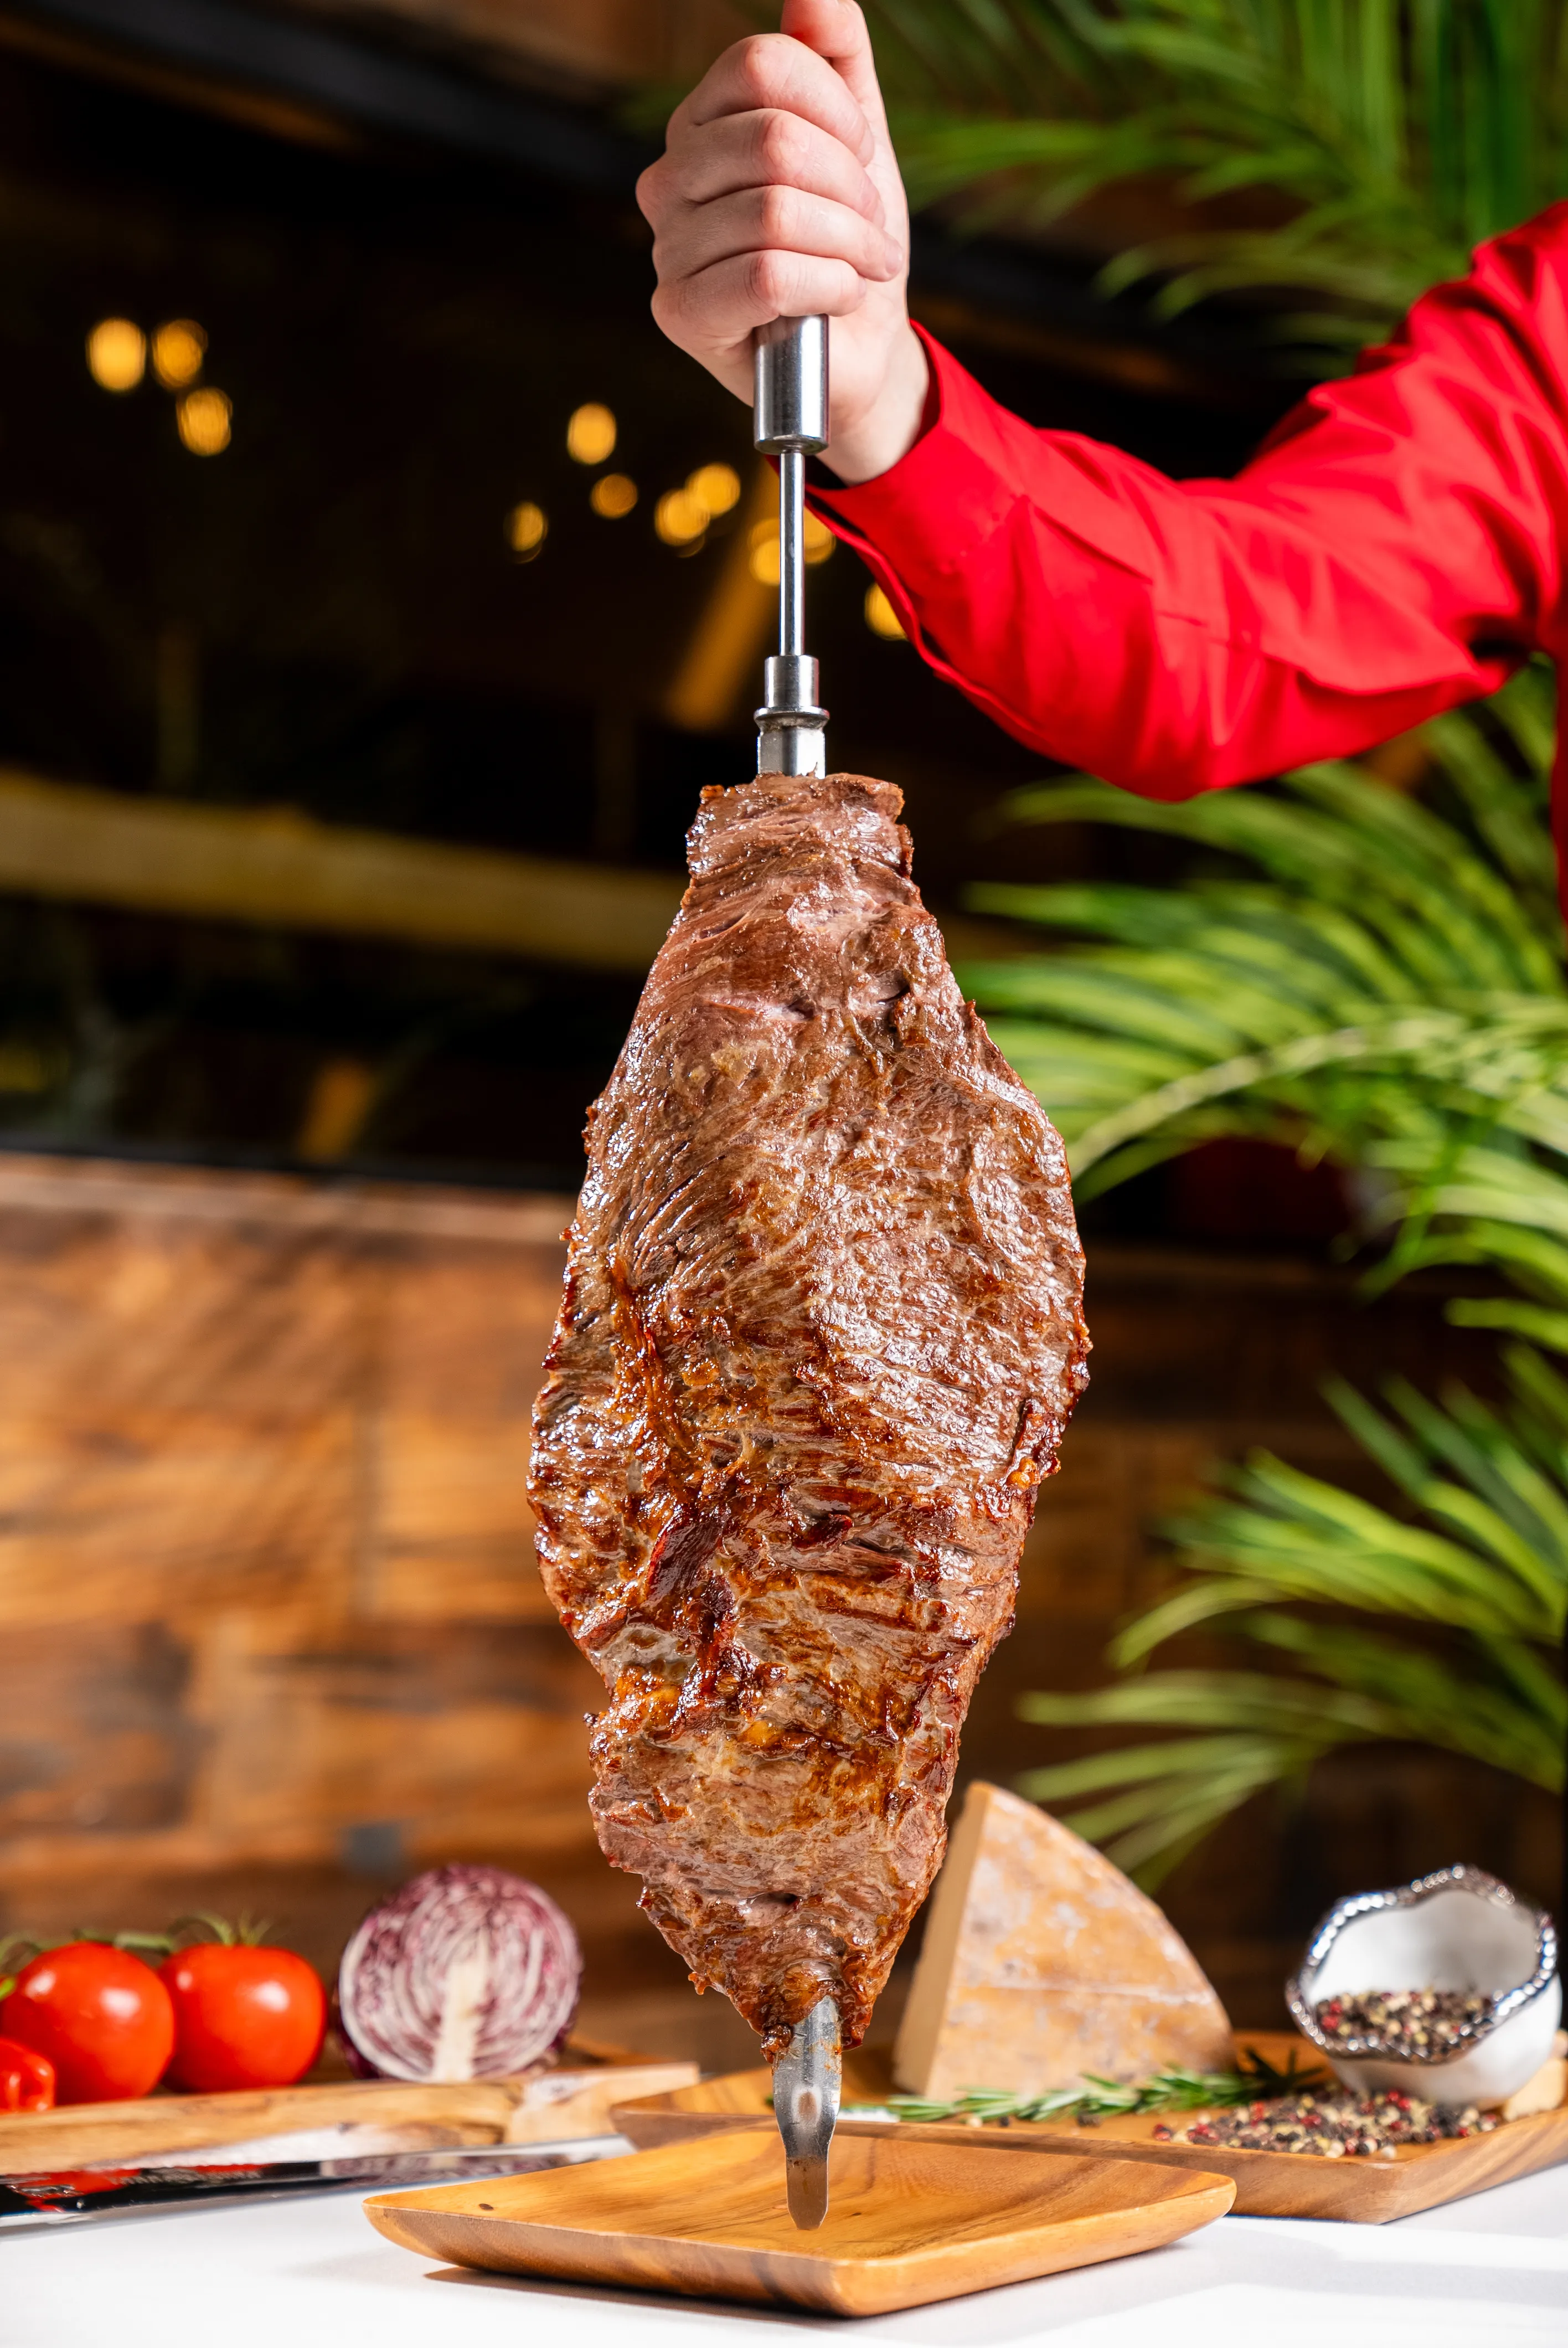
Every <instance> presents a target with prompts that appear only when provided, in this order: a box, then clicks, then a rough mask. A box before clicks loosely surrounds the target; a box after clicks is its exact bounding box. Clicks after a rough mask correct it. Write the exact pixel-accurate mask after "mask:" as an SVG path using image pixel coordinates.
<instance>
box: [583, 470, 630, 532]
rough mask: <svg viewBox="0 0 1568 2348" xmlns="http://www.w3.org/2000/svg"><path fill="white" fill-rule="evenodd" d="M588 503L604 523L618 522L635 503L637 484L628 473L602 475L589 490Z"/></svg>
mask: <svg viewBox="0 0 1568 2348" xmlns="http://www.w3.org/2000/svg"><path fill="white" fill-rule="evenodd" d="M588 501H589V505H590V506H591V507H592V508H593V510H594V512H595V513H596V514H602V515H603V516H604V518H605V520H606V521H619V520H620V518H621V516H622V515H623V514H629V513H630V511H631V509H632V507H633V506H634V505H635V504H636V503H637V484H636V482H635V481H634V480H633V479H631V477H630V474H629V473H603V474H601V475H600V478H599V479H598V480H597V481H595V483H594V485H593V487H592V489H589V493H588Z"/></svg>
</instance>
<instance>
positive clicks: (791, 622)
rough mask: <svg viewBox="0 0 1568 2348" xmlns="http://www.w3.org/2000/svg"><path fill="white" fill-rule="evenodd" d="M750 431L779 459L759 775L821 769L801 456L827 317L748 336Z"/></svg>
mask: <svg viewBox="0 0 1568 2348" xmlns="http://www.w3.org/2000/svg"><path fill="white" fill-rule="evenodd" d="M753 347H754V352H755V368H756V374H755V396H754V400H753V439H754V440H755V442H756V446H757V447H758V448H759V449H760V450H761V451H762V453H763V454H764V456H767V457H776V458H778V460H779V648H778V651H777V653H776V654H774V655H773V657H772V658H771V659H770V660H769V661H768V662H767V663H766V664H765V666H764V672H763V706H762V707H761V708H760V709H759V710H758V711H757V772H758V774H759V775H820V774H822V773H824V772H825V768H826V762H827V739H826V732H825V728H826V725H827V712H826V710H825V709H824V708H823V707H822V706H821V705H820V702H819V699H818V695H819V693H820V690H821V687H820V685H819V682H818V676H817V664H816V663H815V660H813V659H812V658H811V656H810V654H808V653H807V651H806V649H805V460H806V458H807V456H808V455H810V454H813V453H815V450H817V449H819V448H826V446H827V320H826V319H825V318H775V319H774V322H773V324H771V325H769V326H759V327H758V329H757V331H756V335H755V336H754V338H753Z"/></svg>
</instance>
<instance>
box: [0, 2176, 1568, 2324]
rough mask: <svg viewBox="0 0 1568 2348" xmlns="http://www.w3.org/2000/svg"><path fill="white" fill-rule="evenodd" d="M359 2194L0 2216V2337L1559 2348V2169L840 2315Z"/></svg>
mask: <svg viewBox="0 0 1568 2348" xmlns="http://www.w3.org/2000/svg"><path fill="white" fill-rule="evenodd" d="M362 2199H363V2196H362V2195H359V2194H354V2193H331V2194H322V2195H319V2196H318V2195H312V2196H311V2197H310V2198H309V2199H301V2200H292V2201H272V2202H264V2203H251V2204H250V2205H247V2206H242V2207H235V2208H231V2209H203V2210H200V2211H182V2212H180V2213H179V2214H169V2215H159V2216H148V2217H134V2218H120V2219H105V2220H103V2221H101V2222H98V2223H97V2224H94V2225H91V2226H78V2227H72V2228H69V2229H67V2228H65V2227H61V2228H59V2229H57V2230H53V2231H49V2232H39V2233H26V2234H15V2235H11V2236H7V2237H0V2343H3V2348H171V2343H206V2344H207V2348H433V2343H439V2348H774V2343H776V2348H803V2343H802V2341H801V2335H802V2333H812V2332H816V2333H827V2334H829V2335H831V2336H833V2337H835V2338H836V2339H838V2340H841V2341H844V2342H845V2343H847V2342H848V2341H850V2340H851V2339H853V2340H854V2341H856V2343H859V2342H862V2341H865V2342H867V2343H869V2342H872V2341H875V2342H876V2343H884V2342H886V2343H899V2348H977V2343H993V2342H994V2343H999V2348H1002V2344H1003V2343H1015V2342H1019V2343H1021V2342H1025V2341H1034V2340H1042V2341H1044V2340H1049V2341H1050V2343H1051V2348H1200V2343H1202V2348H1494V2344H1495V2348H1523V2343H1531V2348H1536V2343H1540V2348H1547V2343H1550V2344H1551V2348H1568V2168H1557V2169H1549V2170H1547V2171H1546V2172H1545V2173H1544V2174H1543V2175H1542V2176H1540V2177H1532V2178H1524V2179H1523V2180H1522V2182H1521V2183H1519V2184H1517V2185H1504V2186H1500V2187H1499V2188H1497V2189H1496V2190H1495V2191H1493V2192H1491V2193H1484V2194H1479V2195H1477V2196H1476V2197H1475V2198H1474V2199H1472V2200H1469V2201H1458V2202H1455V2203H1454V2204H1453V2205H1452V2206H1451V2207H1450V2208H1449V2209H1433V2210H1430V2211H1428V2212H1427V2213H1426V2214H1425V2215H1424V2216H1422V2217H1419V2218H1406V2219H1401V2220H1400V2221H1399V2223H1397V2224H1395V2225H1390V2226H1339V2225H1326V2224H1312V2223H1307V2222H1305V2221H1302V2220H1299V2219H1273V2218H1225V2219H1221V2221H1220V2222H1219V2224H1218V2225H1215V2226H1210V2227H1208V2228H1206V2229H1205V2230H1204V2231H1203V2232H1202V2233H1199V2234H1195V2235H1193V2236H1191V2237H1190V2238H1189V2239H1188V2240H1186V2241H1184V2242H1179V2243H1176V2244H1173V2246H1172V2248H1171V2249H1169V2250H1155V2251H1151V2252H1149V2253H1147V2254H1146V2255H1145V2256H1143V2257H1142V2258H1133V2259H1122V2260H1116V2261H1114V2262H1113V2263H1112V2264H1111V2265H1108V2266H1101V2267H1086V2268H1084V2269H1082V2270H1081V2271H1080V2272H1078V2273H1076V2274H1066V2275H1055V2276H1052V2277H1050V2279H1049V2280H1048V2281H1043V2282H1034V2283H1020V2284H1018V2285H1016V2286H1014V2287H1013V2288H1012V2289H1010V2290H1007V2291H983V2292H979V2293H978V2294H976V2295H975V2296H974V2297H973V2298H969V2299H959V2300H949V2301H948V2302H946V2303H945V2304H944V2305H942V2306H939V2307H925V2308H917V2309H913V2310H911V2311H910V2312H908V2313H907V2314H903V2315H885V2316H877V2317H875V2318H872V2319H869V2320H867V2321H866V2322H857V2323H844V2322H837V2321H835V2320H834V2319H833V2318H831V2317H826V2318H816V2317H811V2316H792V2315H782V2314H780V2315H774V2314H771V2313H767V2312H762V2311H758V2310H748V2309H745V2308H740V2307H726V2306H723V2305H721V2304H719V2303H718V2302H711V2301H699V2300H676V2299H658V2298H654V2297H651V2296H646V2297H645V2296H643V2295H642V2294H641V2293H634V2292H630V2291H581V2290H570V2289H563V2288H560V2287H558V2286H553V2285H549V2284H544V2283H533V2282H528V2281H520V2280H518V2279H515V2278H511V2277H505V2276H498V2275H479V2274H472V2273H467V2272H464V2271H459V2270H457V2269H455V2268H439V2267H436V2266H433V2264H432V2263H431V2261H430V2260H428V2259H423V2258H419V2257H417V2256H415V2254H414V2253H413V2252H411V2251H408V2250H398V2249H397V2248H395V2245H394V2244H392V2243H391V2242H387V2241H384V2240H382V2238H381V2236H380V2235H379V2234H377V2233H375V2232H374V2230H373V2229H372V2228H371V2226H370V2224H369V2223H368V2221H367V2220H366V2219H365V2218H364V2215H363V2214H362V2210H361V2206H360V2204H361V2200H362Z"/></svg>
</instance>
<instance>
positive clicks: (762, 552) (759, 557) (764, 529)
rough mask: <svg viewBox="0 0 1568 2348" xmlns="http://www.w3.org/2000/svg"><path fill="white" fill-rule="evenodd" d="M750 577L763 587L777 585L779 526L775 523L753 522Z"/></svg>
mask: <svg viewBox="0 0 1568 2348" xmlns="http://www.w3.org/2000/svg"><path fill="white" fill-rule="evenodd" d="M751 545H752V556H751V568H752V577H753V579H755V580H756V581H757V582H759V583H760V584H761V585H762V586H764V587H776V586H777V585H778V583H779V526H778V524H777V522H776V521H754V522H753V524H752V532H751Z"/></svg>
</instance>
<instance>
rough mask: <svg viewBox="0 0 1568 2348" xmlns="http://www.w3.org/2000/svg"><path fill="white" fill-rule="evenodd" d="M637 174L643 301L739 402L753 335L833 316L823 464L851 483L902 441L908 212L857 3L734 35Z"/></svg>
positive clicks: (905, 429)
mask: <svg viewBox="0 0 1568 2348" xmlns="http://www.w3.org/2000/svg"><path fill="white" fill-rule="evenodd" d="M668 139H669V143H668V145H667V147H666V149H665V152H664V153H663V155H662V156H661V158H660V160H659V161H658V162H657V163H654V164H653V165H651V167H650V169H649V170H646V171H645V172H644V173H643V175H642V178H641V180H640V181H639V183H638V190H637V201H638V202H639V203H640V204H641V207H642V210H643V211H644V212H645V213H646V214H647V216H648V219H649V221H651V224H652V228H653V233H654V244H653V260H654V266H655V267H656V269H657V271H658V273H659V288H658V291H657V293H655V294H654V296H653V315H654V317H655V318H656V319H657V320H658V322H659V324H660V325H661V327H662V328H663V330H664V332H665V333H666V334H667V335H669V337H670V339H671V342H673V343H677V344H679V345H680V347H681V348H682V350H683V351H688V352H690V354H691V355H692V357H693V358H694V359H698V360H700V361H701V362H702V366H705V367H706V368H707V369H708V370H709V372H710V373H711V374H712V375H715V376H718V378H719V381H720V382H721V383H722V384H724V385H726V386H728V388H729V389H730V390H731V391H733V392H734V393H735V394H736V395H737V396H738V397H740V398H742V399H744V400H747V401H749V400H750V399H751V396H752V332H753V328H754V327H756V326H760V325H765V324H767V323H768V321H769V320H770V319H773V318H801V317H809V316H813V315H815V314H817V313H819V312H825V314H827V316H828V317H830V318H831V319H832V320H833V326H832V330H831V345H832V365H831V367H830V370H829V376H828V383H829V396H830V401H831V413H830V430H831V436H832V437H831V439H830V442H829V446H828V448H827V449H826V451H825V457H826V461H827V463H828V464H829V465H831V466H832V468H833V469H834V471H835V473H837V474H838V475H839V476H840V478H841V479H844V480H846V481H864V480H868V479H870V478H871V477H872V475H873V474H876V473H884V472H886V470H887V468H888V467H889V466H890V465H894V464H897V461H898V458H900V457H902V456H903V455H904V453H905V451H906V450H907V448H910V447H911V446H912V445H913V443H914V441H915V439H916V438H917V435H918V432H919V429H920V417H921V413H922V410H923V407H924V405H925V398H926V386H927V367H926V355H925V352H924V350H923V349H922V348H921V345H920V341H919V337H918V336H917V335H916V333H915V331H914V329H913V328H912V327H911V325H910V324H909V317H908V312H907V309H906V307H905V298H904V288H905V280H906V277H907V272H908V261H909V211H908V206H907V203H906V201H905V200H904V186H903V182H902V180H900V178H899V176H898V166H897V161H896V160H895V159H894V154H893V149H892V144H891V142H890V140H889V139H888V136H887V118H886V114H885V112H884V111H883V106H882V93H881V91H880V90H879V89H878V88H877V86H876V67H875V66H874V65H873V63H872V57H871V42H870V39H869V36H867V33H866V20H865V18H864V17H863V16H862V15H861V13H860V10H859V9H858V7H856V5H855V0H784V21H783V26H782V28H781V30H780V31H779V32H777V33H762V34H757V35H754V36H753V37H752V38H751V39H749V40H744V41H737V42H736V43H735V45H734V46H733V48H730V49H726V50H725V52H724V54H723V57H721V58H720V59H719V60H718V63H717V64H716V65H714V66H713V67H711V69H710V70H709V72H708V73H707V74H706V75H704V77H703V78H702V81H701V82H699V83H698V85H697V88H695V89H694V90H693V91H692V95H691V97H690V98H687V99H686V100H685V101H684V102H683V104H682V105H681V106H679V107H677V108H676V109H675V112H674V114H673V115H672V116H671V119H670V129H669V134H668Z"/></svg>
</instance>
